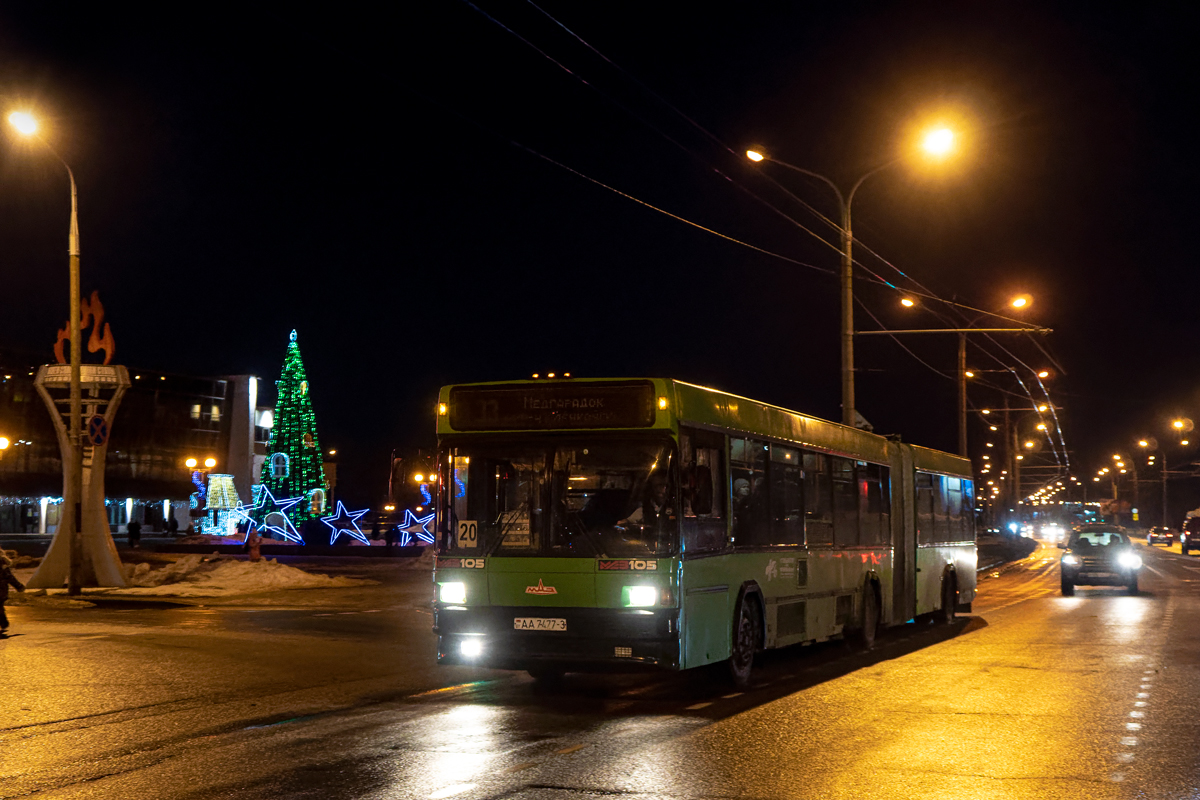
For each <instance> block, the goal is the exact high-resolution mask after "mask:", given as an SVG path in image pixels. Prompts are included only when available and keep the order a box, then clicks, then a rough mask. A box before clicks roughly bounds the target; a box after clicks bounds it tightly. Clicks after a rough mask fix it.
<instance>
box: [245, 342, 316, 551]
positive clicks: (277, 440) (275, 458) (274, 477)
mask: <svg viewBox="0 0 1200 800" xmlns="http://www.w3.org/2000/svg"><path fill="white" fill-rule="evenodd" d="M288 338H289V341H288V350H287V357H286V358H285V359H284V362H283V372H282V373H281V374H280V376H279V381H278V383H277V387H278V391H279V396H278V399H277V400H276V401H275V419H274V424H273V426H272V428H271V438H270V441H269V442H268V443H267V459H266V461H264V462H263V466H262V474H261V475H260V476H259V483H260V484H261V485H262V486H263V487H264V488H266V489H269V490H270V491H271V494H272V495H273V496H274V497H276V498H279V499H280V500H283V499H285V498H300V502H298V503H296V504H294V505H292V506H291V507H289V508H288V509H287V510H286V511H285V512H283V513H285V514H286V515H287V516H288V518H289V519H291V521H292V523H293V524H294V525H295V526H296V527H297V528H298V529H299V528H300V527H301V526H302V525H303V524H304V523H305V522H307V521H308V520H310V519H313V518H314V517H318V516H320V515H321V514H324V513H326V511H325V510H326V491H327V489H326V483H325V471H324V470H323V469H322V467H321V461H322V459H321V443H320V442H319V441H318V440H317V419H316V416H315V415H314V414H313V407H312V397H311V396H310V395H309V393H308V378H307V376H306V375H305V374H304V361H303V360H302V359H301V358H300V346H299V345H298V344H296V332H295V331H292V333H291V336H290V337H288ZM256 500H257V498H256ZM270 511H271V509H268V508H262V509H261V510H260V511H259V514H258V515H256V519H255V521H256V522H258V523H259V524H262V523H263V521H264V520H263V519H261V518H259V516H263V517H265V516H270V513H269V512H270ZM266 522H267V524H270V520H267V521H266Z"/></svg>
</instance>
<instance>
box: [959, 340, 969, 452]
mask: <svg viewBox="0 0 1200 800" xmlns="http://www.w3.org/2000/svg"><path fill="white" fill-rule="evenodd" d="M958 454H959V455H960V456H962V457H963V458H968V457H969V456H968V454H967V335H966V334H965V333H961V332H960V333H959V334H958Z"/></svg>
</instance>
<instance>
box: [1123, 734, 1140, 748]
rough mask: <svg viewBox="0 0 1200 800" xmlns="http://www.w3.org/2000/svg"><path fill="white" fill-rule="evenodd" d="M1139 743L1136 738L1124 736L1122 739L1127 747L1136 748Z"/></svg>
mask: <svg viewBox="0 0 1200 800" xmlns="http://www.w3.org/2000/svg"><path fill="white" fill-rule="evenodd" d="M1137 742H1138V740H1137V737H1136V736H1122V737H1121V744H1123V745H1125V746H1126V747H1136V746H1137Z"/></svg>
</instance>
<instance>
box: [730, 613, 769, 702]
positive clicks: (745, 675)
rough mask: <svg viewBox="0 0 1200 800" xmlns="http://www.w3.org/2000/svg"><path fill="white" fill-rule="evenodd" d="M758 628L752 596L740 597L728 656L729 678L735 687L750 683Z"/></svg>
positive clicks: (757, 617) (759, 624)
mask: <svg viewBox="0 0 1200 800" xmlns="http://www.w3.org/2000/svg"><path fill="white" fill-rule="evenodd" d="M760 628H761V623H760V622H759V616H758V602H757V601H756V600H755V599H754V597H753V596H752V595H742V598H741V599H740V600H739V601H738V608H737V614H735V615H734V618H733V647H732V649H731V652H730V655H729V676H730V678H732V680H733V683H734V685H736V686H746V685H747V684H749V683H750V671H751V670H752V669H753V667H754V654H755V652H756V651H757V650H758V640H759V632H760Z"/></svg>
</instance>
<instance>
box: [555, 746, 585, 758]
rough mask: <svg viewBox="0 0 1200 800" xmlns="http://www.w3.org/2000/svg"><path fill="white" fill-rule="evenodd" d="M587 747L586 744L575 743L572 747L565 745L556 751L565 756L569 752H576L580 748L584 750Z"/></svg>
mask: <svg viewBox="0 0 1200 800" xmlns="http://www.w3.org/2000/svg"><path fill="white" fill-rule="evenodd" d="M585 747H587V745H586V744H574V745H571V746H570V747H564V748H563V749H562V750H556V751H555V752H556V753H558V754H559V755H563V756H565V755H567V754H568V753H574V752H576V751H578V750H582V749H583V748H585Z"/></svg>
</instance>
